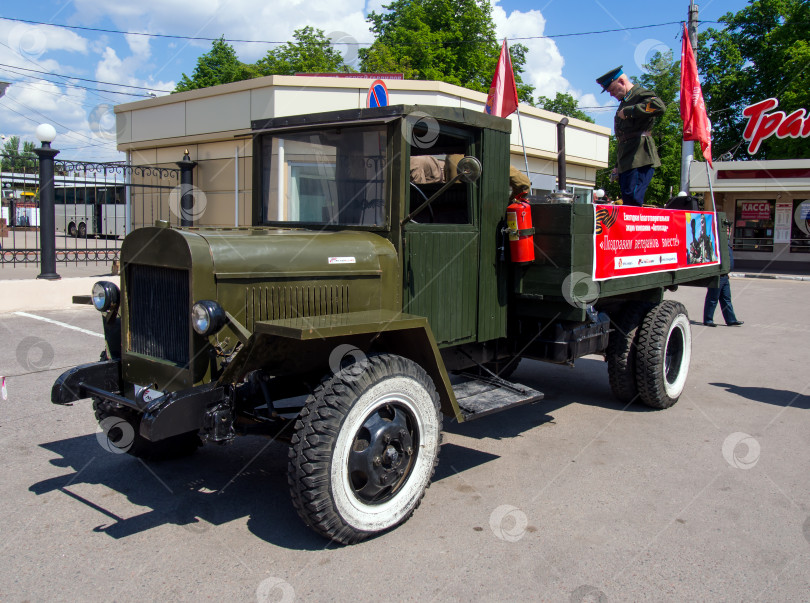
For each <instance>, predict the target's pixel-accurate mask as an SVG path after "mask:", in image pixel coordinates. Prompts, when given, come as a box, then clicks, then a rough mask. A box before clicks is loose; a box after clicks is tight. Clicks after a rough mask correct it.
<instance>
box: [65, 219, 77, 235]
mask: <svg viewBox="0 0 810 603" xmlns="http://www.w3.org/2000/svg"><path fill="white" fill-rule="evenodd" d="M67 232H68V235H69V236H71V237H76V236H77V235H78V234H79V231H78V230H76V223H75V222H71V223H70V224H68V228H67Z"/></svg>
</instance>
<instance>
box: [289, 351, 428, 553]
mask: <svg viewBox="0 0 810 603" xmlns="http://www.w3.org/2000/svg"><path fill="white" fill-rule="evenodd" d="M440 443H441V414H440V411H439V396H438V394H437V393H436V388H435V387H434V385H433V381H432V380H431V379H430V377H429V376H428V375H427V373H426V372H425V371H424V370H423V369H422V368H421V367H420V366H419V365H418V364H416V363H415V362H413V361H411V360H408V359H406V358H402V357H400V356H394V355H391V354H383V355H379V356H371V357H369V358H367V359H366V358H364V359H362V360H360V361H358V362H356V363H354V364H352V365H351V366H348V367H346V368H344V369H343V370H341V371H340V372H339V373H338V374H336V375H334V376H332V377H329V378H327V379H325V380H324V381H323V383H322V384H321V385H320V386H319V387H318V388H317V389H316V390H315V392H314V393H313V395H312V396H310V398H309V400H308V401H307V404H306V405H305V407H304V409H303V410H302V412H301V416H300V417H299V419H298V421H296V424H295V434H294V435H293V438H292V444H291V446H290V452H289V468H288V481H289V485H290V493H291V495H292V500H293V505H294V506H295V509H296V511H298V514H299V515H300V516H301V519H303V520H304V522H305V523H306V524H307V525H308V526H310V527H311V528H313V529H314V530H315V531H317V532H318V533H320V534H322V535H323V536H325V537H327V538H331V539H332V540H335V541H336V542H340V543H342V544H352V543H355V542H360V541H361V540H364V539H366V538H369V537H371V536H374V535H376V534H379V533H381V532H385V531H387V530H390V529H391V528H394V527H396V526H398V525H399V524H401V523H403V522H405V521H406V520H407V519H408V518H409V517H410V516H411V515H412V514H413V512H414V510H415V509H416V507H417V506H419V503H420V502H421V500H422V497H423V496H424V493H425V489H426V488H427V487H428V486H429V485H430V480H431V478H432V477H433V471H434V469H435V466H436V463H437V462H438V455H439V445H440Z"/></svg>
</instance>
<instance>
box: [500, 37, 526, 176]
mask: <svg viewBox="0 0 810 603" xmlns="http://www.w3.org/2000/svg"><path fill="white" fill-rule="evenodd" d="M503 41H504V42H505V43H506V52H508V53H509V64H510V65H511V64H512V53H511V52H509V39H508V38H504V39H503ZM515 87H516V88H517V86H515ZM515 111H516V112H517V121H518V132H520V145H521V146H522V147H523V162H524V164H525V165H526V178H528V179H529V183H531V181H532V177H531V176H530V175H529V156H528V155H527V154H526V139H525V138H523V123H522V122H521V121H520V99H518V104H517V107H515ZM529 188H531V186H530V187H529Z"/></svg>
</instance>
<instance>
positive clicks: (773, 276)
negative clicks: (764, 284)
mask: <svg viewBox="0 0 810 603" xmlns="http://www.w3.org/2000/svg"><path fill="white" fill-rule="evenodd" d="M728 275H729V276H730V277H733V278H767V279H771V280H782V281H808V282H810V276H799V275H796V274H760V273H756V272H753V273H751V272H729V274H728Z"/></svg>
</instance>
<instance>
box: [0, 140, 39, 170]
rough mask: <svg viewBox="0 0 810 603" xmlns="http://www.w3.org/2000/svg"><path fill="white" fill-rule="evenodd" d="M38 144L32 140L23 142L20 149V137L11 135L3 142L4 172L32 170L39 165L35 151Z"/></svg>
mask: <svg viewBox="0 0 810 603" xmlns="http://www.w3.org/2000/svg"><path fill="white" fill-rule="evenodd" d="M35 148H36V145H35V144H34V143H33V142H31V141H25V142H23V143H22V151H20V137H19V136H9V138H8V140H6V142H5V143H4V144H3V151H2V155H3V157H2V162H0V163H1V164H2V167H0V169H2V171H4V172H30V171H31V170H33V169H34V168H35V167H36V166H37V155H36V153H34V149H35Z"/></svg>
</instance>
